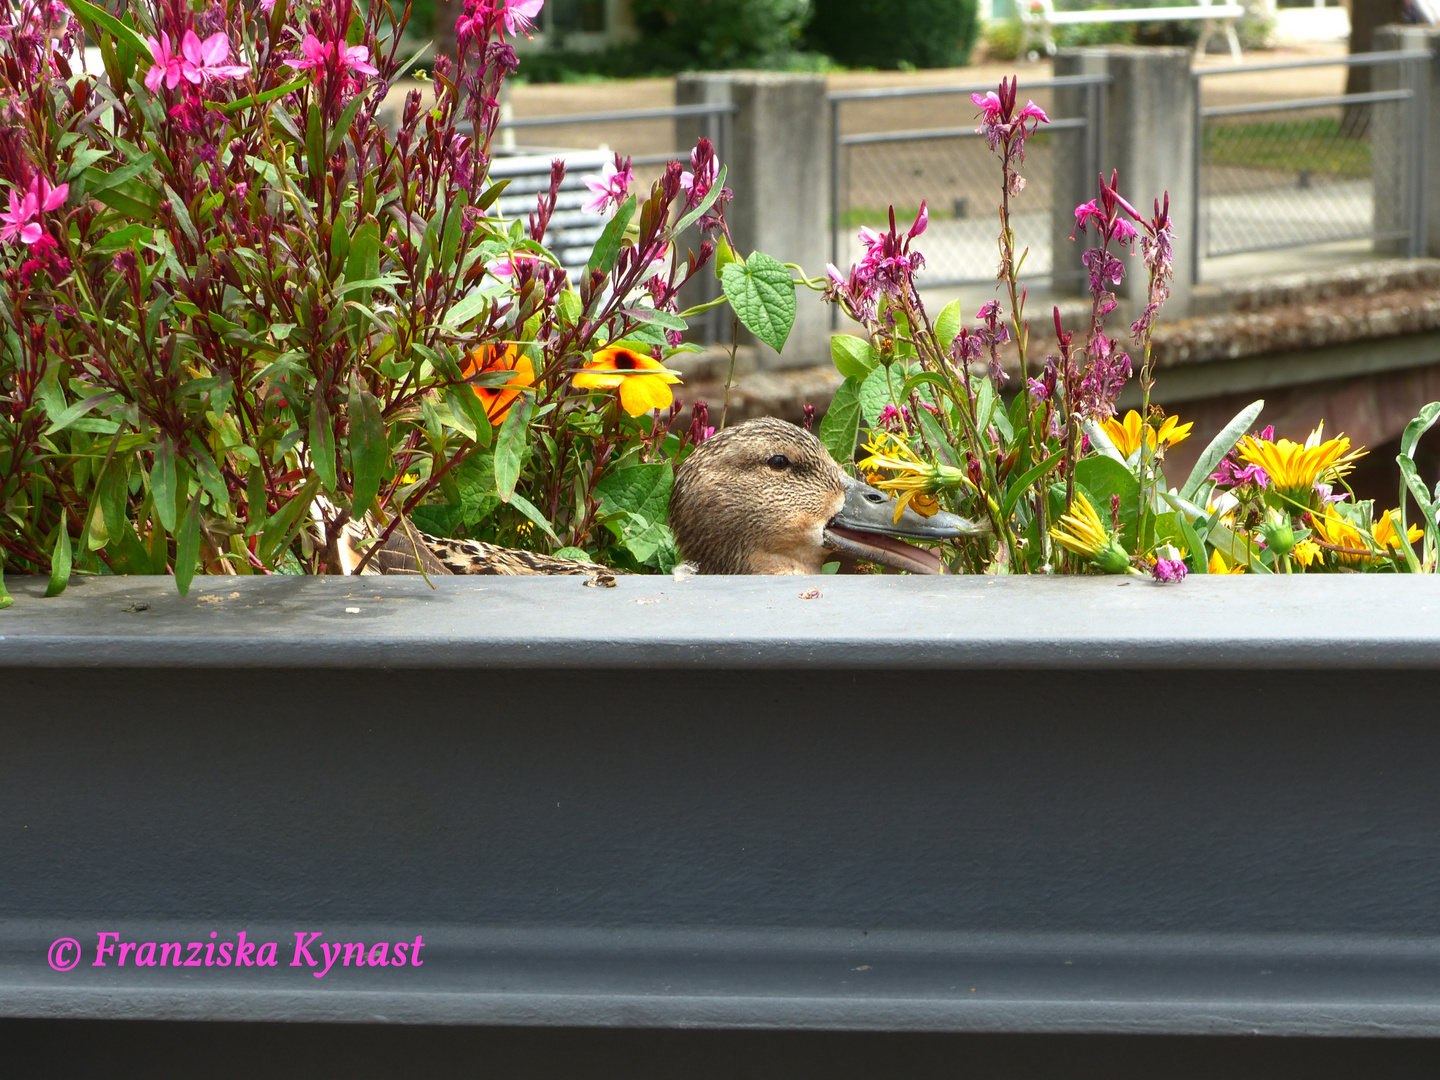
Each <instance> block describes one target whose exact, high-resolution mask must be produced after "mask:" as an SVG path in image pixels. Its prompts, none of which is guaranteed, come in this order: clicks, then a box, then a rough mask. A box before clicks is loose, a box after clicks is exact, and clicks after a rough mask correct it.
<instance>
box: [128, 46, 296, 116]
mask: <svg viewBox="0 0 1440 1080" xmlns="http://www.w3.org/2000/svg"><path fill="white" fill-rule="evenodd" d="M146 52H147V53H148V52H149V50H148V49H147V50H146ZM309 82H310V76H309V75H308V74H307V75H301V76H300V77H299V78H297V79H291V80H290V81H289V82H288V83H285V84H284V85H283V86H275V87H272V88H270V89H269V90H265V91H262V92H261V93H258V94H253V95H251V96H250V97H243V98H240V99H238V100H236V101H207V102H205V107H206V108H207V109H215V110H216V111H218V112H221V113H224V114H225V115H226V116H234V115H235V114H236V113H237V112H239V111H240V110H241V109H248V108H249V107H250V106H251V105H263V104H265V102H267V101H274V100H275V99H276V98H278V97H284V96H285V95H286V94H291V93H294V92H295V91H296V90H303V89H304V88H305V86H306V85H307V84H308V83H309Z"/></svg>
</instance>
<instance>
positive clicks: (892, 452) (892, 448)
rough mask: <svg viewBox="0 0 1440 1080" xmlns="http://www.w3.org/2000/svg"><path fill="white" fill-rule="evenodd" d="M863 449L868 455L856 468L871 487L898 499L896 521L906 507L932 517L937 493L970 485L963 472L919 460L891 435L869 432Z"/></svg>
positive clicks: (936, 507) (901, 441)
mask: <svg viewBox="0 0 1440 1080" xmlns="http://www.w3.org/2000/svg"><path fill="white" fill-rule="evenodd" d="M863 449H864V451H865V453H866V454H867V455H868V456H867V457H864V458H862V459H861V460H860V463H859V465H858V468H859V469H860V471H861V472H862V473H865V474H867V475H868V476H869V477H870V482H871V485H872V486H873V487H877V488H879V489H880V490H881V491H888V492H890V493H891V494H892V495H896V496H898V497H899V499H898V501H897V503H896V505H895V520H896V521H897V522H898V521H899V520H900V515H901V514H903V513H904V512H905V508H906V507H907V506H909V507H912V508H913V509H914V510H915V511H916V513H919V514H921V515H922V516H924V517H933V516H934V515H935V514H936V513H938V512H939V510H940V500H939V499H938V498H936V496H937V495H939V493H940V492H942V491H953V490H955V489H956V488H959V487H960V486H961V485H962V484H963V485H970V478H969V477H968V476H966V475H965V473H964V471H962V470H960V469H957V468H954V467H953V466H950V465H940V464H935V463H932V462H928V461H924V460H922V459H921V458H920V457H919V456H918V455H917V454H916V453H915V451H914V450H911V449H910V447H909V445H908V444H907V443H906V442H905V440H904V439H902V438H900V436H898V435H895V434H894V433H892V432H889V431H881V430H879V429H878V428H877V429H875V430H873V431H872V432H871V433H870V441H869V442H868V443H866V444H865V445H864V447H863ZM886 473H888V474H889V475H888V476H886V475H885V474H886ZM971 486H973V485H971Z"/></svg>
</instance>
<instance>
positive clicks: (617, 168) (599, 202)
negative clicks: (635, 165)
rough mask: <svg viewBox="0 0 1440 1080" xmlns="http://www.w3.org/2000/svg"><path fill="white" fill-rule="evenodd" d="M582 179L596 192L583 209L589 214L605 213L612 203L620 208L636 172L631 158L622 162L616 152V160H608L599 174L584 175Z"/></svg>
mask: <svg viewBox="0 0 1440 1080" xmlns="http://www.w3.org/2000/svg"><path fill="white" fill-rule="evenodd" d="M580 179H581V180H582V181H583V182H584V184H585V186H586V187H587V188H589V189H590V190H591V191H592V192H594V195H593V197H591V198H590V199H587V200H586V201H585V205H584V207H583V209H584V210H585V212H586V213H588V214H603V213H605V211H606V210H607V209H608V208H609V207H610V206H611V205H612V204H613V205H614V206H615V208H616V209H619V207H620V204H621V203H623V202H624V201H625V196H626V195H628V194H629V193H630V184H631V183H632V182H633V181H634V179H635V174H634V172H633V171H631V168H630V159H629V158H626V159H625V160H624V162H621V160H620V155H619V154H616V155H615V161H614V162H609V161H607V162H605V164H604V165H603V166H602V167H601V169H600V175H599V176H595V175H591V176H582V177H581V178H580Z"/></svg>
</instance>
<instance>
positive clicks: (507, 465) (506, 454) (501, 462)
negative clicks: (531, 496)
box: [495, 393, 534, 503]
mask: <svg viewBox="0 0 1440 1080" xmlns="http://www.w3.org/2000/svg"><path fill="white" fill-rule="evenodd" d="M533 408H534V401H533V399H532V398H531V397H530V395H529V394H524V393H522V394H521V395H520V396H519V397H517V398H516V399H515V400H514V402H513V403H512V404H511V406H510V411H509V412H508V413H506V414H505V420H504V422H503V423H502V424H501V425H500V433H499V435H497V436H496V437H495V493H496V494H497V495H499V496H500V501H501V502H507V503H508V502H509V501H510V496H511V495H513V494H514V493H515V484H516V483H517V482H518V481H519V479H520V466H521V465H522V464H523V462H524V460H525V449H526V441H527V438H528V436H529V432H530V412H531V410H532V409H533Z"/></svg>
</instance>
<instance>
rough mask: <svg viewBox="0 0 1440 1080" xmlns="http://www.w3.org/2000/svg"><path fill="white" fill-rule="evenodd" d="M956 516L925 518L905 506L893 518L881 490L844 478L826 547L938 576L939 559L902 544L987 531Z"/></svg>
mask: <svg viewBox="0 0 1440 1080" xmlns="http://www.w3.org/2000/svg"><path fill="white" fill-rule="evenodd" d="M988 531H989V529H988V528H987V527H986V526H984V525H977V524H976V523H975V522H973V521H968V520H967V519H965V518H962V517H960V516H959V515H958V514H950V513H946V512H945V511H943V510H942V511H940V512H939V513H937V514H933V515H931V516H930V517H925V516H924V515H922V514H918V513H916V512H915V511H914V510H912V509H910V507H908V506H907V507H906V508H905V509H904V510H902V511H901V512H900V516H899V518H898V519H897V518H896V516H895V499H894V497H893V496H891V495H887V494H886V493H885V492H883V491H880V490H878V489H876V488H873V487H871V486H870V485H869V484H865V483H861V482H860V481H859V480H852V479H850V478H849V477H846V480H845V505H844V506H842V507H841V508H840V512H839V513H838V514H836V515H835V516H834V517H833V518H831V519H830V523H829V524H828V525H826V526H825V546H826V547H827V548H829V549H830V550H831V551H836V552H839V553H840V554H842V555H849V556H850V557H852V558H855V559H859V560H861V561H862V562H873V563H879V564H880V565H882V566H888V567H890V568H891V569H894V570H905V571H908V572H909V573H912V574H943V573H944V572H945V564H944V563H942V562H941V561H940V558H939V556H937V555H936V554H935V553H934V552H931V551H927V550H925V549H924V548H918V547H916V546H915V545H913V544H908V543H906V542H905V541H906V540H907V539H910V540H951V539H954V538H955V537H957V536H978V535H980V534H981V533H985V532H988Z"/></svg>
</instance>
